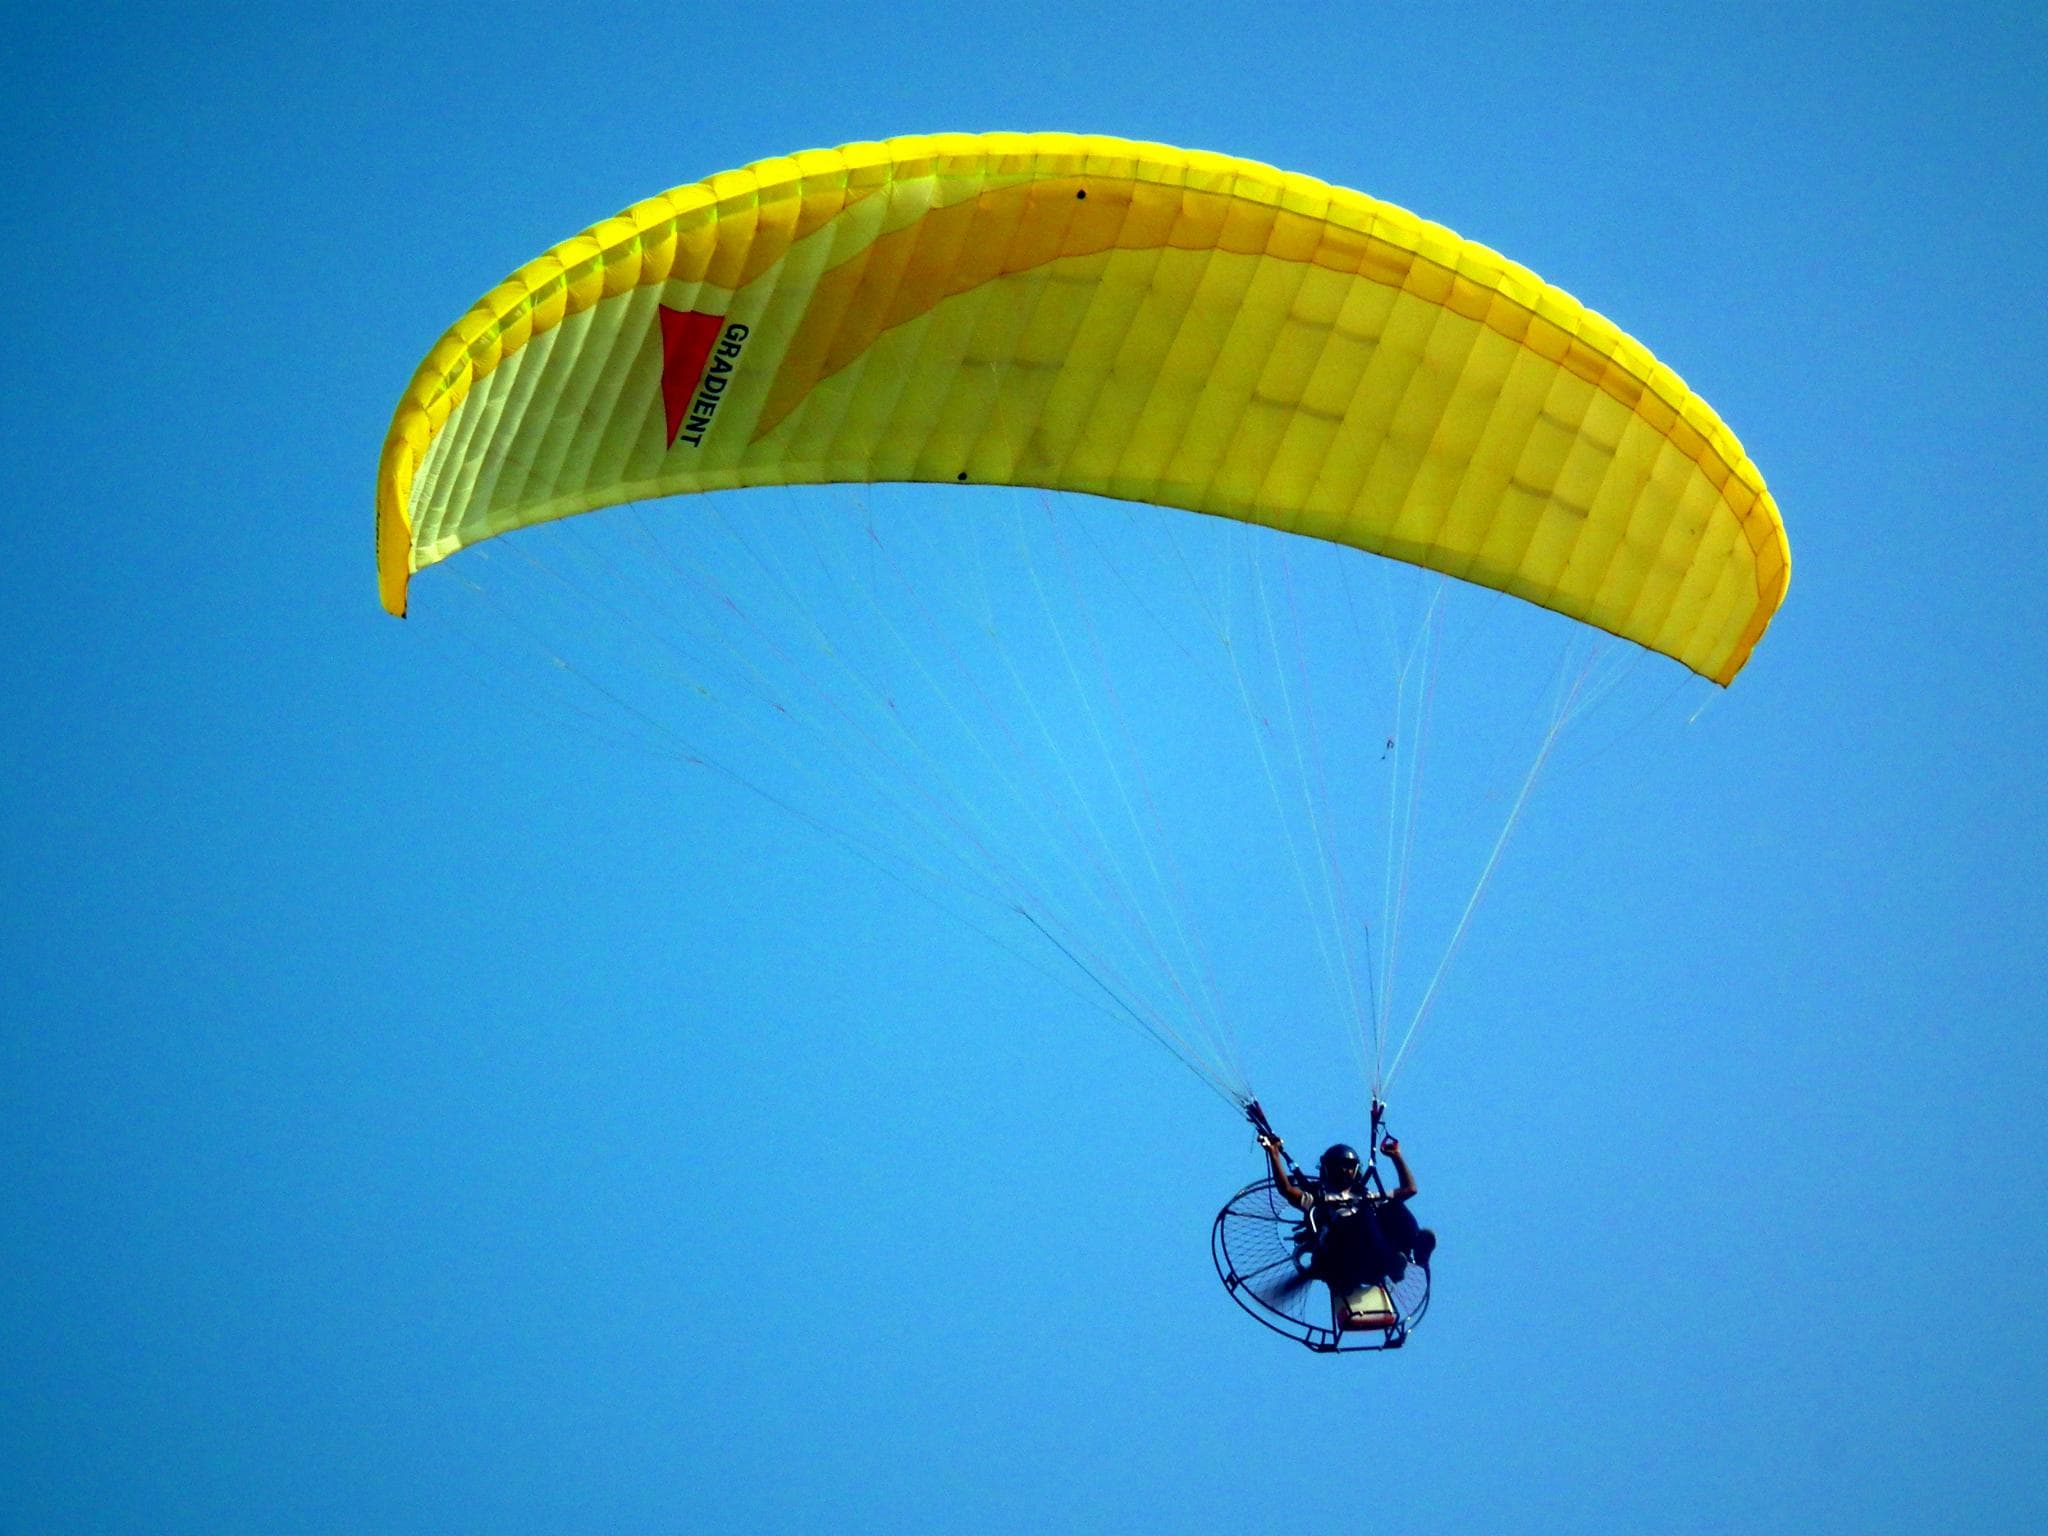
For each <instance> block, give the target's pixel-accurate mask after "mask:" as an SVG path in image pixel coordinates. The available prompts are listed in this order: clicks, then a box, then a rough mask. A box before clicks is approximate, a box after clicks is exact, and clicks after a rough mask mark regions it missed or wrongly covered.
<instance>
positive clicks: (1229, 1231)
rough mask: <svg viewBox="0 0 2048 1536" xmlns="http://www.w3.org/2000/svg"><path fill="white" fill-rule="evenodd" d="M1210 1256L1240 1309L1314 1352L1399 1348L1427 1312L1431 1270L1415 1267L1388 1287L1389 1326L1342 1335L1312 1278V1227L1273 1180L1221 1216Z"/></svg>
mask: <svg viewBox="0 0 2048 1536" xmlns="http://www.w3.org/2000/svg"><path fill="white" fill-rule="evenodd" d="M1210 1251H1211V1254H1212V1256H1213V1257H1214V1258H1215V1261H1216V1273H1217V1274H1218V1275H1219V1276H1220V1277H1221V1278H1222V1280H1223V1284H1224V1287H1225V1288H1226V1289H1227V1290H1228V1291H1229V1292H1230V1294H1231V1296H1232V1297H1233V1298H1235V1300H1236V1301H1237V1304H1238V1305H1239V1306H1241V1307H1243V1308H1244V1309H1245V1311H1247V1312H1249V1313H1251V1315H1252V1316H1253V1317H1255V1318H1257V1319H1258V1320H1259V1321H1260V1322H1262V1323H1264V1324H1265V1325H1266V1326H1267V1327H1268V1328H1271V1329H1272V1330H1273V1331H1274V1332H1275V1333H1284V1334H1286V1335H1287V1336H1288V1337H1289V1338H1291V1339H1294V1340H1296V1341H1297V1342H1299V1343H1302V1344H1305V1345H1307V1346H1308V1347H1309V1348H1310V1349H1313V1350H1319V1351H1324V1352H1337V1351H1349V1350H1362V1349H1393V1348H1397V1347H1399V1346H1400V1345H1401V1344H1402V1343H1403V1342H1405V1340H1406V1339H1407V1337H1408V1331H1409V1330H1410V1329H1411V1328H1413V1327H1414V1326H1415V1324H1416V1323H1417V1322H1419V1321H1420V1320H1421V1318H1422V1314H1423V1312H1424V1310H1426V1309H1427V1308H1428V1306H1429V1270H1428V1269H1427V1268H1425V1267H1424V1266H1423V1265H1421V1264H1415V1263H1410V1264H1408V1265H1407V1266H1406V1267H1405V1269H1404V1270H1403V1272H1402V1273H1401V1275H1400V1276H1399V1278H1394V1277H1392V1276H1390V1277H1389V1278H1388V1279H1387V1281H1386V1290H1387V1295H1388V1297H1389V1298H1390V1299H1391V1300H1392V1302H1393V1309H1394V1322H1393V1324H1392V1325H1391V1326H1390V1327H1387V1328H1369V1329H1344V1330H1342V1331H1339V1330H1338V1329H1337V1328H1336V1327H1335V1326H1334V1323H1333V1319H1332V1316H1331V1297H1330V1289H1329V1287H1328V1286H1327V1285H1325V1284H1324V1283H1323V1282H1322V1281H1321V1280H1320V1279H1318V1278H1315V1277H1314V1276H1312V1275H1311V1274H1310V1273H1309V1266H1310V1262H1311V1260H1312V1258H1313V1256H1314V1255H1313V1248H1312V1244H1311V1241H1310V1236H1309V1229H1308V1222H1307V1220H1306V1218H1305V1217H1304V1216H1303V1215H1302V1213H1301V1212H1300V1211H1298V1210H1296V1209H1295V1208H1294V1207H1293V1206H1292V1205H1289V1204H1288V1203H1287V1201H1286V1200H1284V1199H1282V1198H1281V1195H1280V1191H1279V1189H1278V1188H1277V1187H1276V1186H1275V1185H1274V1183H1273V1181H1272V1180H1271V1179H1261V1180H1259V1182H1258V1183H1256V1184H1250V1185H1247V1186H1246V1187H1245V1188H1243V1189H1241V1190H1239V1191H1238V1192H1237V1193H1236V1194H1235V1195H1233V1196H1232V1197H1231V1200H1230V1203H1229V1204H1228V1205H1226V1206H1224V1207H1223V1209H1222V1210H1221V1211H1219V1212H1217V1213H1216V1225H1215V1227H1214V1229H1213V1230H1212V1232H1211V1234H1210Z"/></svg>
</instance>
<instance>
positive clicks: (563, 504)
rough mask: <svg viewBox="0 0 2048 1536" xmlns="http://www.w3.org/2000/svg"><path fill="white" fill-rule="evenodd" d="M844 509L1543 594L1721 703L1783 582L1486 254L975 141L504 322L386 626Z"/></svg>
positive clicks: (551, 262)
mask: <svg viewBox="0 0 2048 1536" xmlns="http://www.w3.org/2000/svg"><path fill="white" fill-rule="evenodd" d="M835 481H856V482H858V481H933V482H949V483H957V484H970V485H971V484H1005V485H1032V486H1045V487H1049V488H1053V489H1058V490H1067V491H1083V492H1091V493H1093V494H1096V495H1101V496H1113V497H1120V498H1124V499H1127V500H1133V501H1145V502H1156V503H1161V504H1165V505H1170V506H1177V507H1185V508H1187V509H1189V510H1192V511H1197V512H1207V513H1213V514H1216V515H1218V516H1223V517H1232V518H1238V519H1241V520H1243V521H1246V522H1252V523H1259V524H1263V525H1265V526H1268V527H1272V528H1278V529H1283V530H1286V531H1289V532H1293V533H1300V534H1307V535H1312V536H1314V537H1317V538H1322V539H1328V540H1332V541H1334V542H1337V543H1342V544H1349V545H1355V546H1356V547H1358V548H1360V549H1365V550H1371V551H1374V552H1376V553H1379V554H1383V555H1388V556H1391V557H1393V558H1395V559H1399V560H1406V561H1410V562H1412V563H1414V564H1417V565H1422V566H1427V567H1429V568H1431V569H1434V570H1439V571H1443V572H1445V573H1447V574H1449V575H1451V576H1455V577H1460V578H1463V579H1465V580H1469V581H1473V582H1476V583H1479V584H1481V585H1484V586H1488V587H1493V588H1496V589H1498V590H1500V591H1504V592H1511V593H1514V594H1515V595H1516V596H1518V597H1522V598H1526V599H1528V600H1529V601H1530V602H1533V603H1538V604H1541V605H1542V606H1544V607H1547V608H1552V609H1556V610H1557V611H1559V612H1561V613H1565V614H1568V615H1570V616H1571V617H1573V618H1576V619H1580V620H1583V621H1585V622H1587V623H1590V624H1594V625H1597V626H1599V627H1600V628H1602V629H1605V630H1608V631H1611V632H1612V633H1614V634H1617V635H1621V636H1623V637H1625V638H1627V639H1630V640H1633V641H1636V642H1637V643H1639V644H1641V645H1644V646H1647V647H1649V648H1650V649H1652V650H1656V651H1660V652H1663V653H1664V654H1666V655H1669V656H1672V657H1675V658H1676V659H1678V660H1679V661H1681V662H1683V663H1684V664H1685V665H1686V666H1688V667H1690V668H1692V669H1693V670H1694V671H1695V672H1699V673H1701V674H1703V675H1704V676H1707V677H1710V678H1712V679H1714V680H1715V681H1717V682H1721V683H1726V682H1728V681H1729V680H1730V679H1731V678H1733V677H1734V675H1735V674H1736V672H1737V671H1738V670H1740V668H1741V667H1742V665H1743V663H1744V662H1745V661H1746V660H1747V659H1748V657H1749V654H1750V651H1751V650H1752V649H1753V648H1754V646H1755V645H1756V643H1757V641H1758V639H1759V638H1760V637H1761V636H1762V634H1763V632H1764V628H1765V626H1766V625H1767V624H1768V623H1769V622H1770V618H1771V615H1772V614H1773V613H1774V612H1775V611H1776V609H1777V607H1778V604H1779V603H1780V601H1781V600H1782V599H1783V596H1784V592H1785V586H1786V582H1787V579H1788V576H1789V572H1790V564H1789V556H1788V553H1787V549H1786V543H1785V534H1784V528H1783V525H1782V523H1781V522H1780V521H1779V518H1778V514H1777V508H1776V506H1775V504H1774V503H1773V502H1772V500H1771V497H1770V494H1769V493H1768V492H1767V491H1766V490H1765V489H1764V485H1763V481H1762V479H1761V477H1760V476H1759V475H1758V473H1757V471H1756V468H1755V466H1754V465H1752V464H1751V463H1750V461H1749V459H1748V457H1747V456H1746V455H1745V454H1744V453H1743V451H1742V447H1741V445H1740V444H1739V443H1738V442H1737V441H1736V440H1735V437H1734V435H1733V434H1732V433H1730V432H1729V430H1728V429H1727V428H1726V427H1725V426H1723V425H1722V424H1721V422H1720V420H1719V419H1718V418H1717V417H1716V416H1715V415H1714V414H1713V412H1712V411H1711V410H1709V409H1708V408H1707V406H1706V405H1705V403H1704V402H1702V401H1701V400H1700V399H1699V398H1698V397H1697V396H1696V395H1694V394H1693V393H1692V392H1691V391H1690V390H1688V389H1687V388H1686V387H1685V385H1684V384H1683V383H1682V382H1681V381H1680V380H1679V379H1678V377H1677V376H1676V375H1675V374H1674V373H1672V372H1671V370H1670V369H1668V368H1666V367H1664V366H1663V365H1662V364H1660V363H1658V362H1657V361H1656V359H1654V358H1653V357H1652V356H1651V355H1650V354H1649V352H1648V351H1647V350H1646V349H1644V348H1643V347H1642V346H1640V345H1639V344H1637V343H1636V342H1634V341H1632V340H1630V339H1629V338H1628V337H1627V336H1625V335H1623V334H1622V333H1621V332H1620V331H1619V330H1618V329H1616V328H1615V327H1614V326H1613V325H1612V324H1610V323H1609V322H1607V321H1606V320H1604V319H1602V318H1601V317H1600V316H1598V315H1596V314H1594V313H1592V312H1591V311H1589V310H1587V309H1585V308H1584V307H1583V306H1581V305H1580V304H1579V303H1578V302H1577V301H1576V300H1574V299H1572V298H1571V297H1569V296H1568V295H1566V294H1564V293H1562V292H1560V291H1559V290H1558V289H1556V288H1553V287H1551V286H1549V285H1548V284H1546V283H1544V282H1543V281H1542V280H1541V279H1539V278H1537V277H1535V276H1534V275H1533V274H1531V273H1529V272H1527V271H1525V270H1524V269H1522V268H1521V267H1518V266H1516V265H1514V264H1513V263H1512V262H1509V261H1507V260H1505V259H1503V258H1502V257H1500V256H1498V255H1496V254H1495V253H1493V252H1492V251H1489V250H1487V249H1486V248H1485V247H1483V246H1480V245H1475V244H1473V243H1472V242H1470V241H1467V240H1461V239H1460V238H1458V237H1457V236H1456V235H1453V234H1452V233H1450V232H1449V231H1448V230H1445V229H1442V228H1439V227H1438V226H1436V225H1433V224H1429V223H1425V222H1424V221H1422V220H1420V219H1417V218H1415V217H1414V216H1413V215H1410V214H1407V213H1404V212H1402V211H1401V210H1400V209H1397V208H1394V207H1391V206H1389V205H1387V204H1385V203H1380V202H1376V201H1374V200H1373V199H1371V198H1369V197H1365V196H1363V195H1361V194H1359V193H1355V192H1348V191H1345V190H1343V189H1341V188H1336V187H1330V186H1326V185H1324V184H1323V183H1321V182H1318V181H1315V180H1312V179H1310V178H1308V177H1304V176H1295V175H1289V174H1286V173H1283V172H1279V171H1275V170H1271V169H1269V168H1267V167H1265V166H1261V165H1257V164H1253V163H1251V162H1248V161H1243V160H1233V159H1228V158H1225V157H1222V156H1218V155H1210V154H1199V153H1189V152H1186V151H1181V150H1174V149H1168V148H1164V147H1162V146H1158V145H1149V144H1133V143H1125V142H1123V141H1120V140H1116V139H1106V138H1090V137H1077V136H1072V135H1066V134H990V135H984V136H971V135H944V136H937V137H931V138H906V139H892V140H890V141H888V142H887V143H882V144H856V145H850V146H848V147H846V148H844V149H838V150H821V151H814V152H811V153H807V154H801V155H796V156H793V157H790V158H788V159H782V160H769V161H763V162H762V163H760V164H758V165H755V166H752V167H750V168H748V169H746V170H742V171H733V172H729V173H727V174H725V175H720V176H714V177H712V178H711V179H710V180H709V181H705V182H700V183H698V184H696V185H693V186H686V187H679V188H677V189H675V190H674V191H672V192H668V193H666V194H664V195H663V196H661V197H657V198H654V199H652V200H650V201H648V202H645V203H641V204H639V205H638V206H636V207H634V208H631V209H628V210H627V211H626V212H625V213H622V214H620V215H619V216H618V217H616V218H613V219H609V220H607V221H605V222H604V223H602V224H599V225H597V226H596V227H594V228H592V229H590V230H589V231H587V232H585V233H584V234H582V235H579V236H577V237H576V238H575V239H573V240H570V241H568V242H566V243H565V244H563V245H560V246H557V247H556V248H555V249H554V250H553V251H550V252H549V253H548V254H547V255H545V256H543V257H541V258H540V259H539V260H537V261H535V262H532V263H530V264H529V265H528V266H526V267H524V268H522V269H521V270H520V271H519V272H517V273H515V274H514V275H513V276H512V277H511V278H509V279H507V280H506V281H505V282H504V283H503V284H501V285H500V286H499V287H498V288H497V289H496V290H494V291H493V292H492V293H491V294H490V295H488V296H487V297H486V298H485V299H484V300H483V301H482V302H480V303H479V304H478V305H476V307H475V308H473V309H472V310H471V311H470V312H469V313H468V314H467V315H465V316H464V317H463V318H462V320H461V321H460V322H458V323H457V325H456V326H455V328H454V329H453V330H451V331H450V332H449V333H448V334H447V335H446V336H445V337H443V338H442V340H441V341H440V343H439V344H438V345H437V346H436V347H435V348H434V350H433V351H432V352H431V353H430V354H429V355H428V357H427V360H426V362H425V363H423V364H422V365H421V367H420V369H419V371H418V373H417V374H416V375H415V376H414V378H413V381H412V384H411V386H410V387H409V388H408V389H407V390H406V393H405V397H404V399H403V400H402V401H401V403H400V405H399V408H398V412H397V415H396V417H395V418H394V420H393V421H392V425H391V431H390V434H389V436H388V438H387V439H386V441H385V445H384V454H383V461H382V464H381V466H380V470H379V476H378V491H377V552H378V565H379V572H380V580H381V585H382V593H383V599H384V603H385V606H386V607H388V608H389V609H390V610H391V611H392V612H394V613H402V612H404V609H405V598H406V582H407V578H408V577H409V576H410V575H411V574H412V573H413V572H414V571H418V570H421V569H423V568H425V567H426V566H429V565H432V564H433V563H434V562H436V561H438V560H442V559H445V558H446V557H447V556H449V555H451V554H453V553H455V552H456V551H457V550H459V549H462V548H464V547H465V546H467V545H470V544H475V543H477V542H478V541H480V540H482V539H487V538H489V537H491V536H492V535H494V534H499V533H504V532H506V531H508V530H510V529H514V528H522V527H526V526H528V525H530V524H534V523H539V522H544V521H547V520H548V519H551V518H558V517H565V516H568V515H569V514H571V513H576V512H584V511H588V510H590V509H592V508H595V507H601V506H607V505H612V504H615V503H618V502H623V501H632V500H638V499H642V498H646V497H656V496H669V495H675V494H678V493H681V492H689V491H706V490H716V489H721V488H727V487H736V486H757V485H774V484H809V483H820V482H835Z"/></svg>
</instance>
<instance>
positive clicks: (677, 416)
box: [660, 304, 725, 448]
mask: <svg viewBox="0 0 2048 1536" xmlns="http://www.w3.org/2000/svg"><path fill="white" fill-rule="evenodd" d="M660 319H661V403H662V407H663V409H664V410H665V411H666V412H667V415H668V445H669V447H671V448H673V447H675V445H676V434H677V433H678V432H680V431H682V430H683V418H684V417H686V416H687V415H689V414H690V398H691V396H693V395H695V394H696V393H697V385H698V384H699V383H700V382H701V381H702V380H703V378H704V365H705V364H706V363H707V362H709V361H710V359H711V349H712V347H714V346H715V345H717V343H718V333H719V329H720V328H721V327H722V326H723V325H724V324H725V316H723V315H707V314H703V313H700V312H699V311H697V310H694V309H670V308H669V307H668V306H667V305H666V304H664V305H662V306H661V316H660Z"/></svg>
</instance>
